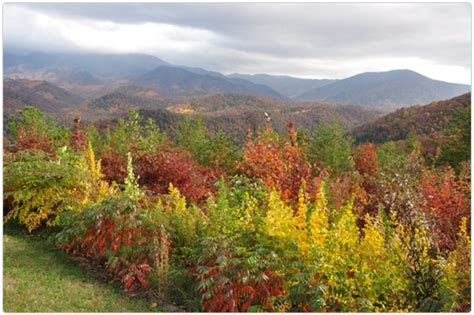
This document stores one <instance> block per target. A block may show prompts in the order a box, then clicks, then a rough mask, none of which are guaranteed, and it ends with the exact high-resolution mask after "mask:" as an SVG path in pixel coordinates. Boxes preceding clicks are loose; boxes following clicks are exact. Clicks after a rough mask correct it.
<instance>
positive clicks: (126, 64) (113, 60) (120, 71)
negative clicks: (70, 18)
mask: <svg viewBox="0 0 474 315" xmlns="http://www.w3.org/2000/svg"><path fill="white" fill-rule="evenodd" d="M3 60H4V67H5V72H6V73H8V72H11V71H18V69H23V71H35V70H38V69H41V68H45V67H48V68H53V67H68V68H77V69H81V70H83V71H87V72H90V73H91V74H93V75H97V76H101V77H113V78H121V77H130V76H137V75H140V74H143V73H145V72H147V71H150V70H151V69H154V68H156V67H158V66H161V65H168V63H167V62H165V61H163V60H161V59H159V58H157V57H153V56H149V55H143V54H66V53H54V54H50V53H42V52H32V53H29V54H25V55H16V54H8V53H7V54H5V55H4V59H3Z"/></svg>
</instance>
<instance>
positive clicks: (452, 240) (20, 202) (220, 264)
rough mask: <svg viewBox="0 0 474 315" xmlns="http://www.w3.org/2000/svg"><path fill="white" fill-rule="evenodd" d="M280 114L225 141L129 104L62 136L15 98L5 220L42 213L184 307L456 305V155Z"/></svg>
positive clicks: (133, 283)
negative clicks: (276, 122) (238, 142)
mask: <svg viewBox="0 0 474 315" xmlns="http://www.w3.org/2000/svg"><path fill="white" fill-rule="evenodd" d="M288 127H289V128H288V129H289V135H288V136H282V135H279V134H277V133H275V132H274V131H273V130H272V129H271V126H270V125H269V126H268V128H267V129H266V130H264V131H262V132H259V133H257V136H256V137H255V138H253V137H252V135H251V134H249V138H248V142H247V144H246V146H245V147H244V148H243V151H242V154H240V152H238V150H237V149H236V148H235V147H234V146H233V145H232V143H231V141H230V139H229V138H228V137H227V136H226V135H224V134H219V133H218V134H213V135H211V136H210V137H208V136H209V134H208V133H207V129H206V126H205V125H204V124H203V123H202V122H200V121H191V120H186V121H184V122H183V123H182V124H181V125H180V126H179V128H178V129H177V130H176V137H177V142H178V143H177V144H173V143H172V142H170V141H169V140H168V137H167V136H166V135H165V134H163V133H161V132H160V131H159V129H158V126H156V125H155V124H154V123H153V122H152V121H144V120H143V119H142V118H141V117H140V116H139V115H137V113H135V112H131V113H130V114H129V116H128V117H127V118H126V119H121V120H119V121H118V122H117V124H116V125H115V126H114V127H113V126H109V128H108V129H107V130H105V131H104V132H103V133H101V132H99V131H98V130H97V129H95V128H94V127H93V126H82V125H80V124H79V122H77V123H76V125H75V126H74V128H73V130H72V133H71V132H69V131H68V130H67V129H66V128H64V127H62V126H60V125H59V124H57V123H56V122H55V121H54V120H52V119H50V118H49V117H46V116H45V115H44V114H42V113H41V112H39V111H37V110H35V109H31V108H27V109H25V110H24V111H23V112H22V113H21V115H20V118H19V119H17V120H12V121H11V123H10V124H9V130H10V131H9V133H8V134H7V135H6V139H7V140H8V142H9V145H8V146H6V147H5V149H4V165H3V167H4V201H6V206H7V207H8V208H9V210H10V212H8V213H7V215H6V217H5V219H6V220H17V221H18V222H19V223H21V224H22V225H24V226H25V227H26V228H27V230H28V231H29V232H32V231H34V230H35V229H38V228H40V227H47V226H50V225H55V229H54V230H52V232H54V233H52V234H53V235H54V239H55V241H56V243H57V245H58V246H59V247H60V248H62V249H64V250H66V251H69V252H72V253H75V254H76V255H82V256H85V257H89V258H90V259H92V260H95V261H96V262H97V263H99V264H103V265H104V266H105V268H106V269H107V271H109V272H110V273H112V274H114V275H116V276H118V277H119V278H120V279H121V280H122V283H123V286H124V287H125V288H126V289H127V290H128V291H132V290H143V289H146V290H155V291H156V293H157V294H158V295H159V296H160V297H161V298H162V299H165V300H171V301H173V302H176V303H179V304H182V305H185V306H186V308H187V309H188V310H192V311H213V312H225V311H232V312H244V311H254V312H256V311H273V312H284V311H292V312H299V311H306V312H309V311H310V312H405V311H417V312H431V311H469V310H470V298H471V297H470V272H471V262H470V246H471V240H470V229H469V222H470V168H469V165H468V164H467V163H466V162H465V161H464V160H465V159H467V158H468V157H466V156H465V155H463V157H462V158H459V159H458V158H456V159H450V160H449V161H448V160H445V162H442V160H441V159H438V163H439V164H442V166H440V165H438V164H437V163H431V162H429V163H428V162H427V161H426V159H425V157H424V156H423V153H422V150H421V147H420V144H419V143H418V142H417V141H416V137H414V136H412V137H410V139H409V141H407V142H406V143H404V145H400V144H399V143H394V142H388V143H384V144H381V145H377V146H375V145H373V144H371V143H366V144H362V145H359V146H358V147H355V148H353V147H352V146H351V140H350V139H348V138H347V137H346V136H345V135H344V134H343V133H342V131H341V130H340V129H339V128H338V127H327V126H320V127H319V128H318V129H317V130H316V132H315V134H314V135H313V137H312V138H311V137H310V138H309V139H308V137H307V136H304V135H302V134H301V133H300V132H296V131H295V129H294V127H293V125H292V124H291V123H290V124H289V125H288ZM452 132H454V133H453V134H457V136H460V134H459V133H458V132H457V131H456V132H455V131H452ZM447 134H448V133H447ZM457 139H458V140H459V141H464V140H463V139H464V138H462V139H461V138H459V137H458V138H457ZM464 149H465V148H464ZM464 149H463V150H464ZM444 152H450V151H449V150H445V151H444ZM451 152H453V151H451ZM458 153H459V152H458ZM453 154H454V153H453ZM463 154H464V153H463ZM240 155H241V156H242V159H241V160H240V161H239V158H238V157H239V156H240ZM96 156H97V157H100V158H97V157H96ZM455 156H458V154H457V153H456V154H455ZM441 157H442V156H441ZM461 160H463V161H464V162H459V161H461ZM237 161H238V162H237ZM441 162H442V163H441ZM446 164H448V165H451V166H452V167H446Z"/></svg>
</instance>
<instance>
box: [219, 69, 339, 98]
mask: <svg viewBox="0 0 474 315" xmlns="http://www.w3.org/2000/svg"><path fill="white" fill-rule="evenodd" d="M228 77H229V78H237V79H243V80H247V81H250V82H253V83H255V84H263V85H266V86H268V87H270V88H272V89H274V90H275V91H277V92H278V93H280V94H283V95H285V96H286V97H289V98H293V97H295V96H297V95H299V94H302V93H304V92H306V91H308V90H311V89H315V88H319V87H321V86H324V85H327V84H329V83H332V82H335V81H337V80H328V79H322V80H317V79H300V78H294V77H289V76H276V75H268V74H254V75H251V74H239V73H234V74H230V75H228Z"/></svg>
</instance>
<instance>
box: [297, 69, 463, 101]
mask: <svg viewBox="0 0 474 315" xmlns="http://www.w3.org/2000/svg"><path fill="white" fill-rule="evenodd" d="M469 91H470V86H468V85H463V84H454V83H448V82H443V81H437V80H432V79H430V78H427V77H425V76H423V75H421V74H419V73H416V72H414V71H410V70H393V71H387V72H366V73H361V74H358V75H355V76H352V77H350V78H347V79H344V80H338V81H336V82H333V83H331V84H326V85H324V86H322V87H318V88H314V89H311V90H309V91H306V92H304V93H302V94H300V95H298V96H297V97H296V98H297V99H302V100H311V101H326V102H331V103H350V104H356V105H365V106H370V107H376V108H379V109H384V110H393V109H396V108H400V107H405V106H407V105H417V104H424V103H427V102H431V101H433V100H443V99H448V98H451V97H455V96H458V95H460V94H463V93H466V92H469Z"/></svg>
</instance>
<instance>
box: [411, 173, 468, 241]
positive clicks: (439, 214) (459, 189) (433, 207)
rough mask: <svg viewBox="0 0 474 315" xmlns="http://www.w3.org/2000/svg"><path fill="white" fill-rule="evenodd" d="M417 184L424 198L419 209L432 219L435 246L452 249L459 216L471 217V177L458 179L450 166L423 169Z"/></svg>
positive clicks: (459, 219)
mask: <svg viewBox="0 0 474 315" xmlns="http://www.w3.org/2000/svg"><path fill="white" fill-rule="evenodd" d="M419 187H420V191H421V193H422V195H423V198H424V200H423V202H422V210H423V211H424V212H425V213H427V214H429V215H430V217H431V218H432V219H433V220H434V225H435V230H436V233H437V235H438V236H439V244H438V245H439V246H440V248H442V249H448V250H452V249H453V248H454V246H455V243H456V234H457V231H458V227H459V223H460V221H461V218H462V217H464V216H467V217H470V209H471V207H470V204H471V200H470V176H468V177H464V178H463V177H458V178H457V177H456V176H455V173H454V171H453V170H452V169H451V168H448V169H447V170H446V171H438V172H435V171H427V170H425V171H424V172H423V176H422V179H421V182H420V186H419ZM468 226H470V224H468Z"/></svg>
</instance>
